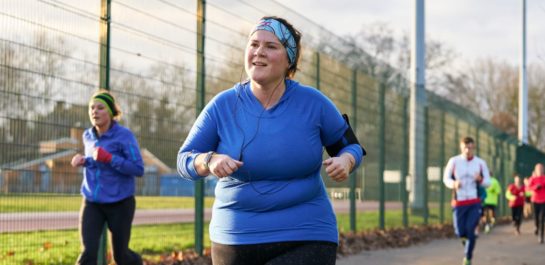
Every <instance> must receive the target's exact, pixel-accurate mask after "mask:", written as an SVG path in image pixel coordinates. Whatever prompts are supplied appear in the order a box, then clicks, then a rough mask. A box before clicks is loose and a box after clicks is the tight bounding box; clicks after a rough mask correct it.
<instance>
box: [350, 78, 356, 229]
mask: <svg viewBox="0 0 545 265" xmlns="http://www.w3.org/2000/svg"><path fill="white" fill-rule="evenodd" d="M357 78H358V71H357V69H353V70H352V120H353V122H352V128H353V129H354V133H355V134H357V133H356V132H357V130H356V128H357V126H358V115H357V113H358V108H357V103H358V102H357V101H358V98H357V96H358V93H357V88H358V83H357V82H358V81H357ZM356 176H357V174H356V170H354V171H353V172H352V174H350V230H351V231H352V232H356V181H357V180H356Z"/></svg>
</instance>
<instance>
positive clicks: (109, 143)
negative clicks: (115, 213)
mask: <svg viewBox="0 0 545 265" xmlns="http://www.w3.org/2000/svg"><path fill="white" fill-rule="evenodd" d="M83 145H84V147H85V164H84V167H85V169H84V171H83V182H82V184H81V194H82V195H83V197H85V199H86V200H88V201H91V202H98V203H111V202H117V201H120V200H123V199H125V198H127V197H129V196H133V195H134V191H135V177H140V176H142V175H143V174H144V162H143V161H142V155H141V154H140V148H139V147H138V142H137V141H136V138H135V137H134V135H133V133H132V132H131V131H130V130H129V129H128V128H125V127H123V126H121V125H119V124H118V123H117V122H115V121H113V123H112V126H111V127H110V129H108V131H106V132H105V133H104V134H103V135H101V136H100V137H98V135H97V133H96V130H95V129H94V128H93V127H91V128H89V129H87V130H85V132H83ZM99 146H100V147H102V148H104V149H105V150H106V151H108V152H110V153H111V154H112V160H111V162H110V163H103V162H98V161H95V160H94V159H93V152H94V151H95V149H96V148H97V147H99Z"/></svg>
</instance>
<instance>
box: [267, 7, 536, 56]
mask: <svg viewBox="0 0 545 265" xmlns="http://www.w3.org/2000/svg"><path fill="white" fill-rule="evenodd" d="M277 1H278V2H280V3H282V4H283V5H285V6H287V7H289V8H291V9H293V10H295V11H296V12H298V13H300V14H301V15H303V16H305V17H307V18H309V19H310V20H313V21H316V22H317V23H319V24H321V25H322V26H323V27H325V28H327V29H329V30H331V31H333V32H336V33H337V34H338V35H340V36H343V35H346V34H356V33H357V32H358V31H359V30H360V29H361V28H362V27H363V25H369V24H371V23H373V22H376V21H380V22H386V23H388V24H389V25H390V26H391V27H392V29H394V30H395V31H396V32H397V33H399V34H401V33H402V32H410V31H411V25H412V20H413V14H414V2H415V1H414V0H334V1H333V0H277ZM425 5H426V35H427V36H428V37H431V38H433V39H435V40H439V41H441V42H443V43H445V44H447V45H448V46H450V47H451V48H452V49H454V50H455V51H456V52H457V53H458V54H459V55H460V57H461V59H462V60H464V61H472V60H474V59H477V58H485V57H492V58H499V59H502V60H506V61H508V62H511V63H513V64H518V62H519V61H520V47H521V42H522V40H521V34H522V33H521V32H522V0H433V1H431V0H428V1H425ZM527 10H528V14H527V51H528V61H529V62H536V61H540V62H542V63H545V1H544V0H527Z"/></svg>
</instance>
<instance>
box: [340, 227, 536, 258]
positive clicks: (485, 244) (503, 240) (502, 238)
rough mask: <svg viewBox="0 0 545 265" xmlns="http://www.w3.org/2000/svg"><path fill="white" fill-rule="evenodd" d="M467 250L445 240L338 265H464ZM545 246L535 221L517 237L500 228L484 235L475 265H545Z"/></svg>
mask: <svg viewBox="0 0 545 265" xmlns="http://www.w3.org/2000/svg"><path fill="white" fill-rule="evenodd" d="M463 257H464V249H463V246H462V244H461V241H460V240H459V239H441V240H434V241H431V242H427V243H425V244H420V245H416V246H412V247H408V248H399V249H385V250H374V251H363V252H361V253H359V254H356V255H351V256H347V257H342V258H340V259H338V260H337V265H401V264H403V265H406V264H411V265H451V264H454V265H456V264H462V259H463ZM544 264H545V244H539V243H538V238H537V237H536V236H535V235H534V222H533V220H526V221H525V222H524V223H523V225H522V234H521V235H520V236H517V235H515V234H514V228H513V227H512V226H511V225H502V226H496V227H494V228H493V229H492V231H491V232H490V233H489V234H484V233H481V235H480V236H479V238H478V239H477V245H476V247H475V251H474V252H473V260H472V265H544Z"/></svg>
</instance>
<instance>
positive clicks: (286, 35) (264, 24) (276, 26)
mask: <svg viewBox="0 0 545 265" xmlns="http://www.w3.org/2000/svg"><path fill="white" fill-rule="evenodd" d="M258 30H266V31H269V32H272V33H273V34H274V35H275V36H276V37H277V38H278V40H279V41H280V43H282V45H284V47H285V48H286V51H287V52H288V61H289V63H290V66H291V65H293V64H294V63H295V57H296V55H297V44H296V43H295V38H294V37H293V35H292V34H291V32H290V31H289V29H288V27H286V26H285V25H284V24H282V23H280V22H279V21H278V20H276V19H272V18H268V19H262V20H261V21H259V23H258V24H257V25H256V26H255V28H254V29H253V30H252V32H251V33H250V35H252V34H254V32H256V31H258Z"/></svg>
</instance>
